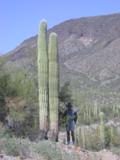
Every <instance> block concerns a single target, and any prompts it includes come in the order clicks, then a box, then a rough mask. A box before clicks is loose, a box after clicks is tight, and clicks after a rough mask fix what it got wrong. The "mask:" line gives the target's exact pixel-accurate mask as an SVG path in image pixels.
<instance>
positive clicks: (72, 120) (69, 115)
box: [64, 103, 77, 144]
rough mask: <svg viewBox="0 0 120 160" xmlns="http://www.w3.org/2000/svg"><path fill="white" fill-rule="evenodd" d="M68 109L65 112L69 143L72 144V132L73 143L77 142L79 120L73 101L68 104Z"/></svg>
mask: <svg viewBox="0 0 120 160" xmlns="http://www.w3.org/2000/svg"><path fill="white" fill-rule="evenodd" d="M66 107H67V109H66V111H65V113H64V116H66V131H67V144H70V134H71V137H72V143H73V144H74V143H75V135H74V130H75V124H76V122H77V112H76V111H75V110H74V109H73V106H72V104H71V103H68V104H67V106H66Z"/></svg>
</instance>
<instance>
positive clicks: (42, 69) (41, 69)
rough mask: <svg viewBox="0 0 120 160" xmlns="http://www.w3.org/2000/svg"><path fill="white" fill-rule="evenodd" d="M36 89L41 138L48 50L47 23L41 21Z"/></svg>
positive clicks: (45, 113)
mask: <svg viewBox="0 0 120 160" xmlns="http://www.w3.org/2000/svg"><path fill="white" fill-rule="evenodd" d="M38 89H39V129H40V133H41V136H42V137H41V138H45V136H46V133H47V130H48V51H47V23H46V21H44V20H43V21H41V24H40V30H39V34H38Z"/></svg>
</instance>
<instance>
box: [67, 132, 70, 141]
mask: <svg viewBox="0 0 120 160" xmlns="http://www.w3.org/2000/svg"><path fill="white" fill-rule="evenodd" d="M67 143H68V144H69V143H70V131H67Z"/></svg>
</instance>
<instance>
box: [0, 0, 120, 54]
mask: <svg viewBox="0 0 120 160" xmlns="http://www.w3.org/2000/svg"><path fill="white" fill-rule="evenodd" d="M111 13H120V0H0V54H5V53H7V52H8V51H10V50H12V49H14V48H15V47H16V46H17V45H19V44H20V43H21V42H22V41H23V40H25V39H27V38H29V37H31V36H34V35H36V34H37V33H38V27H39V23H40V21H41V19H46V20H47V22H48V28H51V27H52V26H54V25H57V24H59V23H60V22H63V21H65V20H69V19H74V18H80V17H87V16H96V15H106V14H111Z"/></svg>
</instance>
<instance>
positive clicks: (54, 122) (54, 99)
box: [48, 33, 59, 140]
mask: <svg viewBox="0 0 120 160" xmlns="http://www.w3.org/2000/svg"><path fill="white" fill-rule="evenodd" d="M48 55H49V56H48V59H49V121H50V126H49V127H50V128H49V129H50V138H51V139H54V140H55V139H56V138H57V136H58V92H59V73H58V45H57V34H56V33H51V34H50V37H49V49H48Z"/></svg>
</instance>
